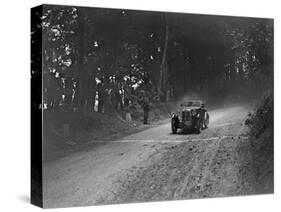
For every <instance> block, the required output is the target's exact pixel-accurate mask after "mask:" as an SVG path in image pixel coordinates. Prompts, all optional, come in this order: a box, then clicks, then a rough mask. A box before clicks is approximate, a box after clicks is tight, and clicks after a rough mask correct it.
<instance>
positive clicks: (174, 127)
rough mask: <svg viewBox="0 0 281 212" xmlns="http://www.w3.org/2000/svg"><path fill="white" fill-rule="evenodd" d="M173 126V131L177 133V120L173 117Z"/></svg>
mask: <svg viewBox="0 0 281 212" xmlns="http://www.w3.org/2000/svg"><path fill="white" fill-rule="evenodd" d="M171 127H172V133H173V134H176V133H177V127H176V121H175V120H174V119H172V121H171Z"/></svg>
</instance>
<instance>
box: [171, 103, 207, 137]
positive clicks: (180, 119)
mask: <svg viewBox="0 0 281 212" xmlns="http://www.w3.org/2000/svg"><path fill="white" fill-rule="evenodd" d="M208 125H209V114H208V112H207V109H206V107H205V105H204V103H203V102H202V101H201V100H190V101H187V102H184V103H182V104H181V105H180V108H179V110H178V111H177V112H176V113H174V114H173V115H172V120H171V127H172V133H173V134H176V133H177V130H178V129H181V130H182V131H193V132H196V133H200V132H201V130H202V129H205V128H207V127H208Z"/></svg>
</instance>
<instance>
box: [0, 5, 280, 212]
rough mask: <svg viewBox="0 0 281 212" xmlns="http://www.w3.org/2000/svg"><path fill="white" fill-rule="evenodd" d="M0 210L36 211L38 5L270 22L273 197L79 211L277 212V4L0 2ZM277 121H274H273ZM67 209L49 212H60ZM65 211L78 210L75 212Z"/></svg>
mask: <svg viewBox="0 0 281 212" xmlns="http://www.w3.org/2000/svg"><path fill="white" fill-rule="evenodd" d="M1 3H2V4H1V12H0V16H1V17H0V21H1V24H0V27H1V33H0V35H1V39H0V42H1V45H0V53H1V57H0V58H1V63H0V70H1V72H0V73H1V75H0V76H1V82H0V100H1V104H0V105H1V108H0V120H1V126H0V132H1V133H0V136H1V137H0V138H1V141H0V144H1V145H0V151H1V152H0V165H1V166H0V168H1V174H0V185H1V187H0V201H1V204H0V208H1V211H12V210H15V211H35V210H38V208H36V207H34V206H32V205H30V204H28V203H27V201H28V199H29V186H30V183H29V182H30V180H29V177H30V175H29V172H30V167H29V151H30V150H29V143H30V141H29V140H30V127H29V126H30V112H29V110H30V104H29V102H30V95H29V93H30V82H29V72H30V65H29V59H30V43H29V32H30V8H31V7H33V6H36V5H39V4H41V3H50V4H68V5H80V6H91V7H110V8H128V9H142V10H156V11H173V12H185V13H203V14H216V15H235V16H252V17H268V18H275V103H276V104H275V129H276V130H275V131H276V134H275V179H276V180H275V195H261V196H247V197H234V198H219V199H205V200H187V201H170V202H161V203H144V204H129V205H126V204H125V205H119V206H116V205H111V206H96V207H84V208H79V211H81V210H82V211H92V210H97V211H113V210H114V211H116V212H118V211H122V212H127V211H130V212H131V211H147V210H152V211H160V210H161V211H187V210H188V211H216V212H217V211H224V212H225V211H241V210H242V211H276V210H277V208H278V203H279V201H280V199H281V198H280V183H279V182H278V179H281V177H280V169H278V166H277V164H279V161H280V143H279V140H280V133H279V132H278V129H279V128H280V121H279V120H280V119H279V117H280V112H279V111H278V108H280V74H279V73H280V72H279V69H280V61H279V60H277V59H278V58H280V42H279V40H276V38H277V39H278V38H280V37H281V35H280V34H281V33H280V19H281V17H280V8H281V7H280V5H279V3H278V1H277V0H267V1H265V0H262V1H260V0H254V1H251V0H248V1H247V0H231V1H227V0H224V1H223V0H221V1H219V0H209V1H208V0H206V1H203V0H192V1H188V0H182V1H181V0H172V1H171V0H162V1H161V0H158V1H157V0H154V1H153V0H92V1H90V0H79V1H78V0H64V1H63V0H56V1H50V0H45V1H44V2H41V1H36V0H26V1H23V0H7V1H3V2H1ZM278 119H279V120H278ZM61 210H66V209H54V211H61ZM67 210H72V211H78V208H71V209H67Z"/></svg>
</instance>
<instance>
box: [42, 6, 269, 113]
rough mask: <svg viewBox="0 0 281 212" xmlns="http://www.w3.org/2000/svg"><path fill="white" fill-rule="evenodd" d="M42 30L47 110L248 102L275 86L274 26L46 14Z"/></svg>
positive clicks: (83, 11)
mask: <svg viewBox="0 0 281 212" xmlns="http://www.w3.org/2000/svg"><path fill="white" fill-rule="evenodd" d="M42 30H43V50H42V51H43V72H44V102H43V105H44V108H45V109H50V110H63V111H77V110H78V111H82V110H86V111H87V110H95V111H100V112H110V111H116V110H121V109H123V110H126V109H128V108H130V107H131V106H132V105H134V104H142V103H143V102H144V101H145V98H147V99H148V101H149V102H151V103H153V102H159V101H162V102H165V101H170V100H172V99H176V98H179V97H181V96H182V95H184V94H185V93H186V92H189V91H192V92H196V93H198V94H200V95H201V96H205V97H211V98H214V99H215V98H218V97H219V98H221V97H225V96H228V95H233V96H234V98H241V96H245V97H247V98H248V97H252V96H255V95H256V96H258V95H260V93H262V92H263V91H264V89H265V88H271V84H272V77H273V76H272V75H273V72H272V68H273V59H272V58H273V25H272V21H271V20H268V19H252V18H235V17H219V16H202V15H188V14H174V13H161V12H157V13H156V12H145V11H129V10H113V9H97V8H81V7H70V6H69V7H65V6H45V7H44V15H43V17H42ZM253 94H255V95H253Z"/></svg>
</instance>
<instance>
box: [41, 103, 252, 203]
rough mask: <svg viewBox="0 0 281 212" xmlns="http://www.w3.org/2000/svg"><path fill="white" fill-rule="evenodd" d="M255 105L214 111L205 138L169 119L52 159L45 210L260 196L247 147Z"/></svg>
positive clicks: (45, 174)
mask: <svg viewBox="0 0 281 212" xmlns="http://www.w3.org/2000/svg"><path fill="white" fill-rule="evenodd" d="M249 110H250V108H249V107H247V106H241V105H239V106H232V107H225V108H220V109H217V110H213V111H210V117H211V119H210V126H209V128H208V129H206V130H204V131H203V132H202V133H201V134H200V135H196V134H189V135H183V134H177V135H172V134H170V132H171V130H170V121H169V120H167V123H166V124H163V125H160V126H152V127H151V128H150V129H147V130H144V131H142V132H139V133H136V134H133V135H130V136H126V137H124V138H122V139H118V140H115V141H112V142H107V143H100V144H98V145H94V146H93V147H91V148H88V149H86V150H84V151H80V152H77V153H75V154H72V155H70V156H67V157H63V158H60V159H57V160H55V161H52V162H47V163H45V164H44V169H43V182H44V183H43V187H44V194H43V197H44V207H46V208H49V207H67V206H81V205H93V204H109V203H121V202H138V201H157V200H171V199H186V198H202V197H218V196H226V195H245V194H254V193H256V191H255V190H254V185H252V183H249V182H250V181H251V182H254V180H253V179H252V180H251V178H252V176H251V167H250V165H249V163H248V161H249V160H250V156H249V155H247V154H246V153H245V152H247V151H243V148H246V146H247V143H248V142H247V141H248V140H247V136H246V133H245V130H244V129H245V127H244V126H243V120H244V118H245V116H246V114H247V113H248V111H249ZM96 142H97V143H98V142H99V141H96ZM245 145H246V146H245Z"/></svg>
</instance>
